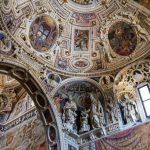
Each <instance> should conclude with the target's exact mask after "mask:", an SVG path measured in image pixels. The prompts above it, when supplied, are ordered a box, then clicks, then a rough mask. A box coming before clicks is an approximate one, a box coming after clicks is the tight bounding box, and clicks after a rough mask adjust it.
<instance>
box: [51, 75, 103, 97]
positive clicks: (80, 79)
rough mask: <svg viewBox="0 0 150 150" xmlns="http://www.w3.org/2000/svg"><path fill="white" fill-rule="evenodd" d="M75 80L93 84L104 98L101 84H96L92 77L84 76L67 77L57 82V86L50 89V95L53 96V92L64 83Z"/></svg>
mask: <svg viewBox="0 0 150 150" xmlns="http://www.w3.org/2000/svg"><path fill="white" fill-rule="evenodd" d="M76 81H85V82H89V83H91V84H93V85H95V86H96V87H97V88H98V89H99V90H100V92H101V93H102V96H103V98H105V95H104V92H103V89H102V88H101V86H100V85H99V84H98V82H96V81H95V80H93V79H90V78H84V77H73V78H68V79H66V80H63V81H62V82H61V84H59V86H57V87H56V88H55V89H54V90H53V91H52V93H51V94H52V96H54V94H55V93H56V92H57V91H58V90H59V89H60V88H61V87H63V86H64V85H65V84H67V83H71V82H76Z"/></svg>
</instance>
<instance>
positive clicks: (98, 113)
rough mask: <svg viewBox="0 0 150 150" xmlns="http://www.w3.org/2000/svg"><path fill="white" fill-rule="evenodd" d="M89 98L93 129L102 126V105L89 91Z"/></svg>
mask: <svg viewBox="0 0 150 150" xmlns="http://www.w3.org/2000/svg"><path fill="white" fill-rule="evenodd" d="M90 98H91V109H90V120H91V124H92V128H93V129H94V128H99V127H103V125H104V112H103V107H102V105H101V103H100V101H99V100H98V99H96V98H95V97H94V95H93V94H92V93H90Z"/></svg>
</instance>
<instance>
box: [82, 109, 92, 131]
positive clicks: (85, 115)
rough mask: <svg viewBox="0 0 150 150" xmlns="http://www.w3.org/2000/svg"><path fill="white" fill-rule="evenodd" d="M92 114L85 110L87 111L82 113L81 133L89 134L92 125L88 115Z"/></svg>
mask: <svg viewBox="0 0 150 150" xmlns="http://www.w3.org/2000/svg"><path fill="white" fill-rule="evenodd" d="M89 112H90V110H85V111H82V112H81V118H80V121H81V128H80V131H79V132H80V133H82V132H87V131H89V130H90V125H89V124H88V117H89V115H88V113H89Z"/></svg>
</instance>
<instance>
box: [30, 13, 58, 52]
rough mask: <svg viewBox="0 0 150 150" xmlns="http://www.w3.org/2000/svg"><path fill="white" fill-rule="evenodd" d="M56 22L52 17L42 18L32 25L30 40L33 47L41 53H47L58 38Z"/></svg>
mask: <svg viewBox="0 0 150 150" xmlns="http://www.w3.org/2000/svg"><path fill="white" fill-rule="evenodd" d="M57 33H58V31H57V25H56V22H55V21H54V20H53V19H52V18H51V17H50V16H47V15H45V16H40V17H38V18H36V19H35V20H34V21H33V23H32V24H31V27H30V31H29V38H30V42H31V45H32V47H33V48H34V49H35V50H37V51H39V52H47V51H48V50H49V49H50V48H51V47H52V46H53V44H54V43H55V41H56V37H57Z"/></svg>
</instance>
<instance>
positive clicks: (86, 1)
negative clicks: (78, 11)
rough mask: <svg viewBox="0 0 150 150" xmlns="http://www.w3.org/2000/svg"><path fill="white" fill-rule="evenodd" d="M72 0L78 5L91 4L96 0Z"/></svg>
mask: <svg viewBox="0 0 150 150" xmlns="http://www.w3.org/2000/svg"><path fill="white" fill-rule="evenodd" d="M72 1H73V2H75V3H77V4H80V5H92V4H96V3H97V2H98V0H72Z"/></svg>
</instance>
